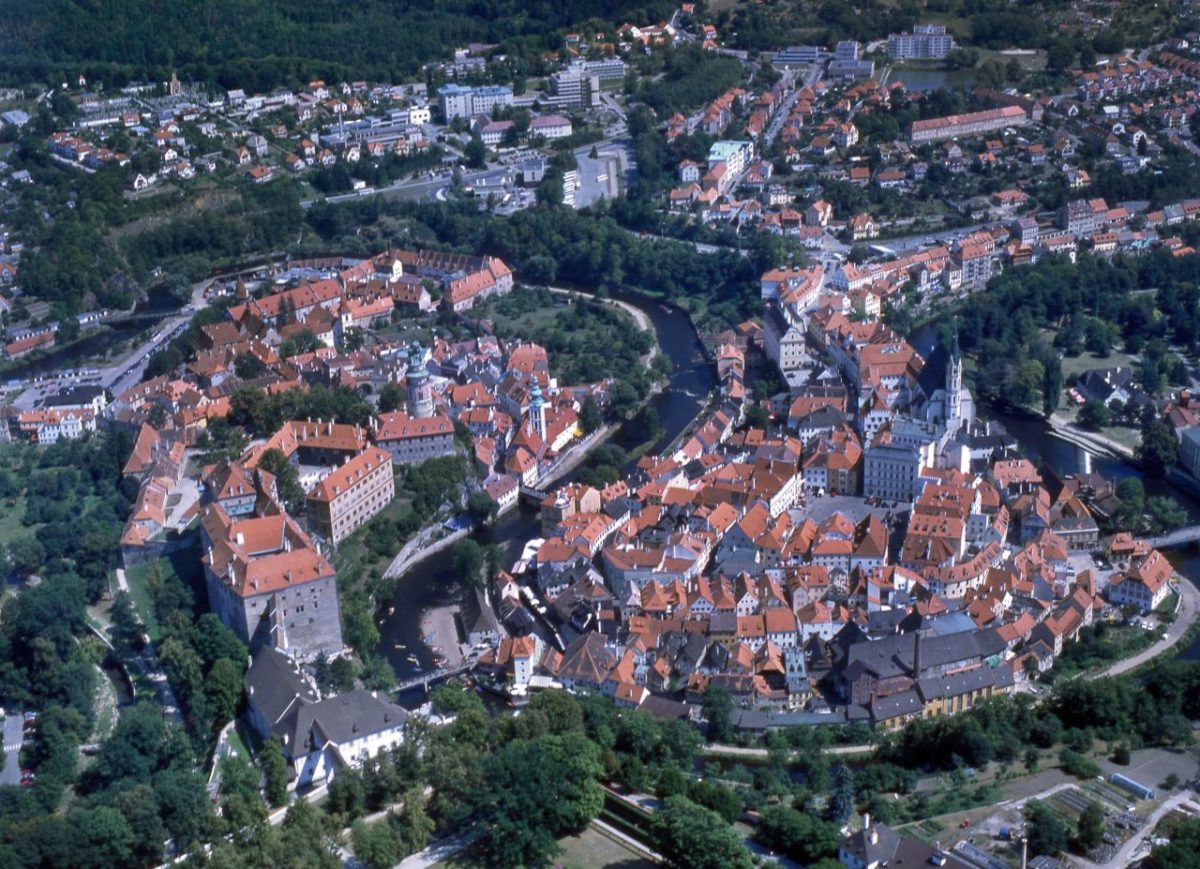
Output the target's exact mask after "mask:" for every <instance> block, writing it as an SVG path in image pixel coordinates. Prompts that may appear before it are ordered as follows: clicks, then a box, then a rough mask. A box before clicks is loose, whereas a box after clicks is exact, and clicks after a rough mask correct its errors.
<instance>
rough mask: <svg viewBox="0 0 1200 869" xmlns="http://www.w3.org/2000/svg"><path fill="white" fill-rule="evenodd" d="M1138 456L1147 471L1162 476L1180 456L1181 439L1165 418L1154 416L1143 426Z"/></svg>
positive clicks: (1154, 475) (1153, 475)
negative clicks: (1178, 438)
mask: <svg viewBox="0 0 1200 869" xmlns="http://www.w3.org/2000/svg"><path fill="white" fill-rule="evenodd" d="M1137 457H1138V458H1139V459H1141V460H1142V462H1144V463H1145V465H1146V473H1147V474H1148V475H1150V476H1152V477H1161V476H1163V475H1164V474H1165V473H1166V472H1167V470H1168V469H1169V468H1171V467H1173V466H1174V465H1175V462H1176V460H1177V459H1178V458H1179V441H1178V440H1176V439H1175V432H1173V431H1172V430H1171V426H1170V425H1168V424H1167V422H1166V421H1165V420H1162V419H1158V418H1154V419H1151V420H1150V421H1149V422H1148V423H1147V424H1146V425H1144V426H1143V427H1142V439H1141V442H1140V443H1139V444H1138V448H1137Z"/></svg>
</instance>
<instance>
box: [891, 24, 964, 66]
mask: <svg viewBox="0 0 1200 869" xmlns="http://www.w3.org/2000/svg"><path fill="white" fill-rule="evenodd" d="M887 48H888V57H889V58H891V59H892V60H913V59H933V60H941V59H942V58H944V57H945V56H946V55H947V54H949V53H950V52H951V51H953V50H954V49H955V44H954V37H953V36H951V35H950V34H949V33H947V32H946V28H945V26H944V25H942V24H914V25H913V29H912V33H893V34H891V35H890V36H888V43H887Z"/></svg>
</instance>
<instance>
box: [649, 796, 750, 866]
mask: <svg viewBox="0 0 1200 869" xmlns="http://www.w3.org/2000/svg"><path fill="white" fill-rule="evenodd" d="M650 831H651V834H652V835H653V837H654V842H655V844H656V846H657V848H658V851H659V853H661V854H662V855H663V856H664V857H665V858H666V860H667V865H668V866H676V867H680V869H683V867H688V869H750V867H752V866H753V865H754V858H753V857H752V856H751V854H750V851H749V850H748V849H747V848H746V846H745V844H744V843H743V842H742V840H741V837H740V836H738V834H737V833H736V832H735V831H734V829H733V828H732V827H731V826H729V824H727V823H725V821H724V819H722V818H721V816H720V815H718V814H717V813H716V812H714V811H712V810H711V809H706V808H704V807H703V806H698V805H696V804H695V803H693V802H692V801H691V800H689V799H688V798H687V797H680V796H676V797H667V798H666V799H665V800H663V805H662V808H660V809H659V810H658V811H656V812H655V813H654V814H653V815H652V816H651V818H650Z"/></svg>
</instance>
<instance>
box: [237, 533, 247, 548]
mask: <svg viewBox="0 0 1200 869" xmlns="http://www.w3.org/2000/svg"><path fill="white" fill-rule="evenodd" d="M245 542H246V538H245V535H243V534H242V532H241V531H239V532H238V533H237V545H238V546H242V545H244V544H245Z"/></svg>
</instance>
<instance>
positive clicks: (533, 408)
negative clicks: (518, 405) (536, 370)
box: [529, 379, 546, 441]
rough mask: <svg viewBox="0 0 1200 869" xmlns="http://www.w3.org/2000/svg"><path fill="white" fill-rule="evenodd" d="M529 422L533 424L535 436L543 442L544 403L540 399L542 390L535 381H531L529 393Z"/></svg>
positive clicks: (544, 424)
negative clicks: (531, 385) (531, 386)
mask: <svg viewBox="0 0 1200 869" xmlns="http://www.w3.org/2000/svg"><path fill="white" fill-rule="evenodd" d="M529 421H530V422H531V423H532V424H533V430H534V431H535V432H537V436H538V437H539V438H541V439H542V440H543V441H545V440H546V401H545V399H543V398H542V388H541V387H540V386H539V385H538V382H537V380H536V379H534V381H533V389H531V390H530V391H529Z"/></svg>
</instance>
